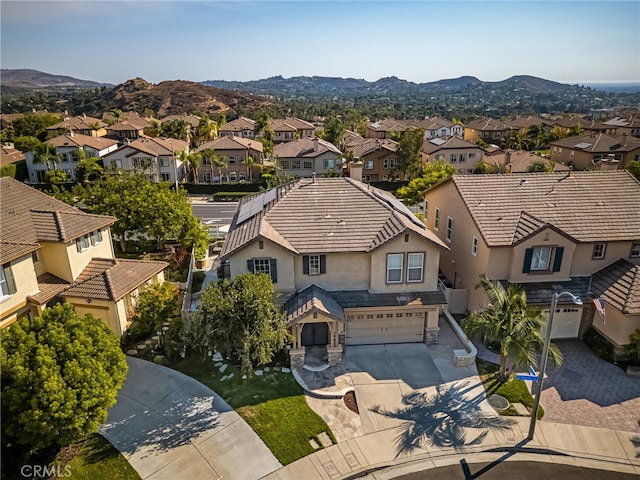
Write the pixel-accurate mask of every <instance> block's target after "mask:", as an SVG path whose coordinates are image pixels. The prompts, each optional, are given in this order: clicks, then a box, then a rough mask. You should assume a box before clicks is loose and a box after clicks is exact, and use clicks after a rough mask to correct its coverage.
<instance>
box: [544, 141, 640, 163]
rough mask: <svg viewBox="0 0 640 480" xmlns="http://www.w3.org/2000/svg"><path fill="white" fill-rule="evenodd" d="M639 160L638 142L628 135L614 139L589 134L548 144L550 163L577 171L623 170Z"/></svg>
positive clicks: (639, 145) (639, 148) (639, 143)
mask: <svg viewBox="0 0 640 480" xmlns="http://www.w3.org/2000/svg"><path fill="white" fill-rule="evenodd" d="M638 159H640V139H639V138H636V137H632V136H628V135H624V136H620V137H613V136H611V135H606V134H604V133H598V134H596V133H592V134H590V135H581V136H578V137H568V138H563V139H561V140H556V141H554V142H551V160H552V161H554V162H556V163H564V164H566V165H571V166H572V167H573V168H574V169H576V170H587V169H593V168H600V169H602V170H605V169H613V170H615V169H621V170H622V169H624V168H626V167H627V165H629V162H631V161H633V160H638Z"/></svg>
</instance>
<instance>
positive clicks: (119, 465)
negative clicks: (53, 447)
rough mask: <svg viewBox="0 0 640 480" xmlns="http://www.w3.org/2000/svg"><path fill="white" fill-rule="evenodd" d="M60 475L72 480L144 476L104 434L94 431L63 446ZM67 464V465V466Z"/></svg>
mask: <svg viewBox="0 0 640 480" xmlns="http://www.w3.org/2000/svg"><path fill="white" fill-rule="evenodd" d="M58 463H59V464H60V474H61V475H60V478H70V479H71V480H140V475H138V472H136V471H135V470H134V469H133V467H132V466H131V465H129V463H128V462H127V461H126V460H125V458H124V457H123V456H122V454H121V453H120V452H118V450H116V449H115V447H114V446H113V445H111V443H109V441H108V440H107V439H105V438H104V437H103V436H102V435H98V434H94V435H91V436H90V437H89V438H87V439H86V440H84V441H83V442H80V443H78V444H75V445H72V446H70V447H67V448H65V449H63V450H62V451H61V452H60V454H59V456H58ZM64 465H66V467H65V466H64Z"/></svg>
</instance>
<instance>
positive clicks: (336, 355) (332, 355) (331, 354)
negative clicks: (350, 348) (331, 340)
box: [327, 345, 342, 367]
mask: <svg viewBox="0 0 640 480" xmlns="http://www.w3.org/2000/svg"><path fill="white" fill-rule="evenodd" d="M327 357H328V358H327V360H328V362H329V366H330V367H333V366H334V365H340V364H341V363H342V345H338V346H336V347H327Z"/></svg>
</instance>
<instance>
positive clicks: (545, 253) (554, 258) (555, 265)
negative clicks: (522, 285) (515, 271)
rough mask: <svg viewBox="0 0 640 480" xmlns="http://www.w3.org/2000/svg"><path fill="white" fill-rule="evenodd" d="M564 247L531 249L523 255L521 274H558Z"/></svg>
mask: <svg viewBox="0 0 640 480" xmlns="http://www.w3.org/2000/svg"><path fill="white" fill-rule="evenodd" d="M563 252H564V247H533V248H527V249H526V250H525V253H524V264H523V266H522V272H523V273H529V272H548V271H552V272H559V271H560V269H561V267H562V254H563Z"/></svg>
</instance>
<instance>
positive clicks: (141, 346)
mask: <svg viewBox="0 0 640 480" xmlns="http://www.w3.org/2000/svg"><path fill="white" fill-rule="evenodd" d="M145 348H147V346H146V345H145V344H144V343H141V344H140V345H138V350H144V349H145Z"/></svg>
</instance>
